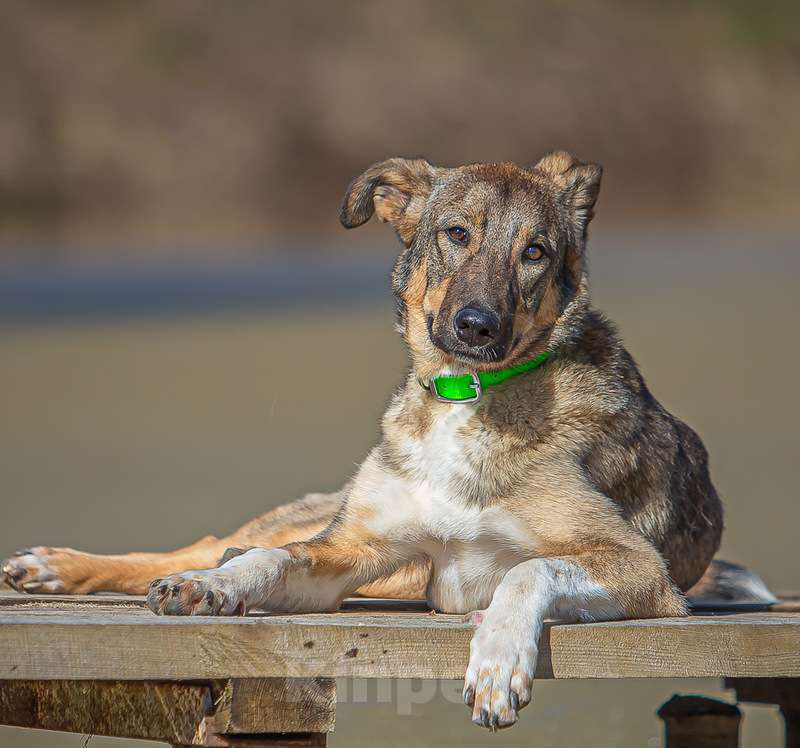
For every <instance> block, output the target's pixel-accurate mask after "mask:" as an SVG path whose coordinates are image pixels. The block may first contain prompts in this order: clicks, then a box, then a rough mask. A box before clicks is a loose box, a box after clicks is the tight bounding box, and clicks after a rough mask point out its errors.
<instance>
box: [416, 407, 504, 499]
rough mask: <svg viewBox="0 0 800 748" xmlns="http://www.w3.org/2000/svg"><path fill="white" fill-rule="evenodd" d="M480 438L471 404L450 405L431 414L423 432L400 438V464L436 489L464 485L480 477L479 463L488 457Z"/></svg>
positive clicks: (451, 488)
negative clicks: (426, 427) (401, 458)
mask: <svg viewBox="0 0 800 748" xmlns="http://www.w3.org/2000/svg"><path fill="white" fill-rule="evenodd" d="M482 441H483V435H482V430H481V428H480V426H479V425H478V424H477V419H476V417H475V407H474V406H471V405H451V406H448V407H446V408H442V409H439V410H438V411H437V412H436V413H435V414H434V415H433V416H432V418H431V423H430V427H429V428H428V429H427V431H426V432H425V433H424V434H423V435H421V436H418V435H414V436H408V437H406V438H404V439H403V441H402V444H401V452H402V456H403V461H404V467H405V468H406V470H407V471H408V472H409V473H411V474H412V475H413V476H414V477H415V478H417V479H418V480H420V481H421V482H425V483H428V484H430V486H432V487H434V488H436V489H441V490H446V491H452V490H453V489H454V488H455V489H456V490H457V487H458V486H459V485H461V486H462V487H464V488H466V487H467V486H468V485H469V484H470V483H473V482H475V481H477V480H478V479H479V478H480V472H481V470H480V468H481V464H482V463H483V461H484V460H486V459H488V457H489V455H488V448H487V447H485V446H484V445H483V444H482V443H481V442H482Z"/></svg>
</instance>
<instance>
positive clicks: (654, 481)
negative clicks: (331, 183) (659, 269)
mask: <svg viewBox="0 0 800 748" xmlns="http://www.w3.org/2000/svg"><path fill="white" fill-rule="evenodd" d="M600 176H601V169H600V167H599V166H597V165H595V164H587V163H581V162H579V161H576V160H575V159H574V158H573V157H571V156H570V155H568V154H566V153H552V154H550V155H548V156H546V157H545V158H543V159H542V160H541V161H540V162H539V163H538V164H537V165H536V166H535V167H533V168H532V169H522V168H519V167H517V166H514V165H512V164H475V165H469V166H462V167H459V168H454V169H446V168H437V167H434V166H432V165H431V164H429V163H428V162H427V161H424V160H422V159H417V160H406V159H390V160H388V161H384V162H382V163H379V164H376V165H374V166H372V167H371V168H369V169H368V170H367V171H366V172H365V173H364V174H362V175H361V176H360V177H358V178H357V179H356V180H355V181H354V182H353V183H352V184H351V185H350V187H349V189H348V191H347V194H346V195H345V199H344V203H343V206H342V213H341V220H342V223H343V224H344V225H345V226H346V227H348V228H350V227H354V226H358V225H360V224H362V223H364V222H365V221H367V220H368V219H369V218H370V217H371V216H372V215H373V213H375V214H376V215H377V216H378V218H380V219H381V220H382V221H386V222H388V223H390V224H391V225H392V226H393V227H394V228H395V230H396V231H397V234H398V236H399V238H400V240H401V242H402V243H403V245H404V249H403V251H402V253H401V254H400V256H399V258H398V260H397V263H396V265H395V270H394V273H393V277H392V285H393V290H394V293H395V296H396V299H397V305H398V323H399V328H400V330H401V332H402V334H403V336H404V338H405V341H406V343H407V344H408V348H409V351H410V354H411V360H412V370H411V372H410V373H409V376H408V379H407V382H406V384H405V386H404V387H403V388H402V389H401V390H400V391H399V392H398V393H397V394H396V395H395V397H394V399H393V401H392V403H391V405H390V407H389V409H388V411H387V413H386V415H385V417H384V420H383V437H382V439H381V441H380V443H379V444H378V446H377V447H375V449H374V450H373V451H372V452H371V453H370V455H369V456H368V457H367V459H366V460H365V461H364V463H363V464H362V465H361V467H360V468H359V470H358V472H357V474H356V475H355V477H354V478H353V479H352V481H351V482H350V483H349V484H348V485H347V486H346V487H345V488H344V489H342V491H340V492H339V493H337V494H334V495H330V496H327V495H312V496H307V497H305V498H304V499H301V500H300V501H297V502H295V503H294V504H290V505H287V506H283V507H280V508H278V509H276V510H274V511H272V512H270V513H268V514H266V515H264V516H263V517H261V518H260V519H257V520H254V521H253V522H251V523H249V524H247V525H245V526H244V527H243V528H241V529H240V530H239V531H238V532H236V533H235V534H234V535H232V536H230V537H228V538H224V539H222V540H218V539H216V538H213V537H209V538H205V539H203V540H201V541H199V542H197V543H195V544H194V545H192V546H190V547H188V548H184V549H182V550H179V551H175V552H174V553H169V554H145V553H139V554H129V555H126V556H94V555H90V554H84V553H78V552H77V551H73V550H70V549H51V548H32V549H28V550H25V551H21V552H19V554H18V555H16V556H14V557H12V558H10V559H9V560H7V561H6V562H5V564H4V566H3V571H4V573H5V575H6V578H7V579H8V581H9V582H10V583H11V584H12V585H13V586H14V587H15V588H17V589H21V590H26V591H31V592H53V593H67V592H92V591H97V590H115V591H124V592H130V593H145V592H147V593H148V602H149V605H150V606H151V608H152V609H153V610H154V611H155V612H157V613H161V614H167V615H234V614H241V613H242V612H244V611H245V610H247V609H249V608H253V607H259V608H264V609H267V610H271V611H321V610H335V609H336V608H337V607H338V606H339V604H340V602H341V600H342V599H343V598H344V597H345V596H347V595H351V594H353V593H355V592H356V591H360V592H362V593H366V594H371V595H378V596H395V597H423V596H427V599H428V600H429V601H430V604H431V605H432V606H433V607H434V608H436V609H438V610H441V611H446V612H451V613H468V612H470V611H480V612H479V613H478V614H476V615H474V616H473V620H474V621H475V622H479V623H480V625H479V626H478V628H477V630H476V633H475V636H474V638H473V641H472V646H471V656H470V662H469V668H468V670H467V673H466V677H465V687H464V698H465V700H466V702H467V703H468V704H469V705H470V707H471V708H472V710H473V719H474V721H476V722H477V723H478V724H481V725H483V726H486V727H489V728H492V729H494V728H496V727H503V726H507V725H510V724H513V723H514V722H515V721H516V719H517V712H518V710H519V709H520V708H521V707H523V706H524V705H525V704H526V703H528V701H529V700H530V689H531V683H532V677H533V673H534V670H535V663H536V657H537V642H538V637H539V632H540V630H541V625H542V621H543V619H544V618H545V617H552V618H559V619H564V620H572V621H597V620H610V619H618V618H640V617H656V616H682V615H684V614H685V613H686V604H685V600H684V597H683V595H682V591H687V590H689V589H690V588H691V587H692V586H693V585H695V584H696V583H697V582H698V580H700V579H701V577H702V576H703V574H704V572H706V570H707V569H709V564H710V562H711V559H712V557H713V556H714V553H715V552H716V550H717V548H718V546H719V542H720V535H721V533H722V506H721V504H720V500H719V498H718V496H717V494H716V491H715V490H714V487H713V485H712V484H711V480H710V478H709V474H708V464H707V457H706V451H705V449H704V448H703V444H702V442H701V441H700V439H699V438H698V436H697V435H696V434H695V433H694V431H692V430H691V429H690V428H689V427H688V426H686V425H685V424H684V423H682V422H681V421H679V420H678V419H677V418H675V417H674V416H672V415H670V414H669V413H667V412H666V411H665V410H664V408H663V407H661V405H660V404H659V403H658V402H657V401H656V400H655V398H654V397H653V396H652V395H651V394H650V392H649V390H648V389H647V386H646V385H645V383H644V381H643V380H642V377H641V375H640V374H639V371H638V370H637V368H636V364H635V363H634V361H633V359H632V358H631V356H630V354H629V353H628V352H627V351H626V350H625V348H624V347H623V345H622V343H621V342H620V340H619V338H618V336H617V334H616V332H615V330H614V328H613V326H612V325H611V324H610V323H609V322H608V321H607V320H606V319H605V318H604V317H603V316H602V315H601V314H599V313H598V312H597V311H595V310H594V309H593V308H592V307H591V305H590V302H589V293H588V288H587V276H586V262H585V248H586V231H587V226H588V224H589V221H590V220H591V218H592V213H593V209H594V204H595V200H596V199H597V195H598V191H599V188H600ZM528 362H534V363H538V364H539V365H534V364H531V365H530V366H527V367H526V366H522V367H521V369H524V371H522V370H520V369H516V370H514V372H513V374H514V375H513V376H509V377H508V378H506V379H505V381H502V382H495V383H493V385H494V386H488V385H487V386H486V387H484V388H483V391H482V392H481V379H480V377H484V378H486V377H489V378H490V377H491V375H490V374H488V373H489V372H501V371H502V372H506V371H507V370H508V369H509V368H511V367H515V366H518V365H524V364H526V363H528ZM460 375H470V376H469V377H467V380H468V381H471V382H472V384H471V385H469V387H470V388H471V389H470V394H472V393H475V397H474V398H469V399H470V400H473V401H471V402H452V401H440V400H439V399H437V397H436V395H437V394H441V393H440V392H439V389H440V386H441V385H437V382H440V383H441V382H445V381H446V380H445V379H441V378H442V377H445V378H446V377H451V378H452V377H455V376H460ZM470 378H471V379H470ZM486 381H488V379H487V380H486ZM229 546H239V547H241V548H249V549H250V550H246V551H243V552H239V553H238V554H237V553H236V552H233V553H228V554H227V556H226V557H225V560H224V563H221V565H219V566H217V564H218V563H219V562H220V558H221V557H222V556H223V554H224V553H225V550H226V549H227V548H228V547H229ZM198 569H199V570H198ZM154 578H156V581H154V582H152V584H151V580H152V579H154ZM704 583H705V585H706V587H708V586H709V585H711V586H713V585H714V581H713V579H711V577H707V578H706V580H705V582H704ZM743 586H744V587H747V588H748V591H749V592H750V593H751V599H752V598H753V597H755V598H759V595H761V598H763V599H764V600H767V599H768V598H769V595H768V593H767V592H766V590H764V589H762V588H760V587H758V585H757V583H755V582H753V581H752V580H749V581H748V580H745V582H744V583H743ZM748 586H749V587H748ZM733 587H734V591H735V588H736V584H734V585H733ZM729 592H730V590H729Z"/></svg>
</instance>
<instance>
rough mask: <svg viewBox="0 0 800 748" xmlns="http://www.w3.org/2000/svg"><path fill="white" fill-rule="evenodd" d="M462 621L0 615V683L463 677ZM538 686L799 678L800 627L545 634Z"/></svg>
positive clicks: (787, 622) (782, 621)
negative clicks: (549, 681) (580, 681)
mask: <svg viewBox="0 0 800 748" xmlns="http://www.w3.org/2000/svg"><path fill="white" fill-rule="evenodd" d="M471 635H472V626H471V625H470V624H466V623H464V622H463V621H462V620H461V618H460V617H459V616H445V615H425V614H421V613H407V614H403V613H384V614H376V615H367V614H363V613H335V614H319V615H297V616H247V617H245V618H200V617H198V618H172V617H167V618H164V617H157V616H153V615H152V614H150V613H149V611H146V610H141V609H131V608H120V609H115V608H109V609H106V610H102V611H98V610H96V609H95V610H92V611H84V610H79V611H72V612H64V611H63V610H62V611H59V610H57V609H50V610H44V611H43V610H39V611H34V612H31V611H30V610H24V611H23V610H15V609H14V608H13V607H12V606H6V607H4V608H2V609H0V678H13V679H46V678H63V679H103V680H109V679H119V678H123V679H126V680H192V679H194V680H206V679H226V678H270V677H291V678H316V677H324V678H335V677H340V676H356V677H368V678H370V677H376V678H383V677H398V678H410V677H420V678H454V679H458V678H461V677H463V673H464V671H465V669H466V665H467V658H468V652H469V640H470V638H471ZM538 676H539V677H541V678H629V677H633V678H635V677H658V678H661V677H721V676H729V677H748V676H750V677H762V676H772V677H779V676H781V677H798V676H800V615H798V614H788V613H787V614H775V613H760V614H739V615H729V616H695V617H690V618H676V619H658V620H642V621H618V622H613V623H598V624H581V625H556V626H552V628H551V627H550V626H547V627H546V628H545V633H544V635H543V638H542V642H541V655H540V658H539V668H538Z"/></svg>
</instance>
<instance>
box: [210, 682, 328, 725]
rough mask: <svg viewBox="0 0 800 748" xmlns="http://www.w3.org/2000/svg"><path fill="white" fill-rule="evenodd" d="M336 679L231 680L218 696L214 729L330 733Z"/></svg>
mask: <svg viewBox="0 0 800 748" xmlns="http://www.w3.org/2000/svg"><path fill="white" fill-rule="evenodd" d="M335 723H336V681H335V680H333V679H330V678H274V679H244V680H231V681H228V683H227V684H226V686H225V688H224V690H223V691H222V693H221V694H220V696H219V698H218V699H217V707H216V712H215V715H214V728H215V730H216V731H217V732H220V733H226V734H229V735H230V734H241V733H276V732H281V733H283V732H292V733H297V732H314V733H324V732H331V731H332V730H333V728H334V725H335Z"/></svg>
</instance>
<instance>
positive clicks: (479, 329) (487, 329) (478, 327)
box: [453, 306, 500, 348]
mask: <svg viewBox="0 0 800 748" xmlns="http://www.w3.org/2000/svg"><path fill="white" fill-rule="evenodd" d="M453 327H455V329H456V335H457V336H458V339H459V340H463V341H464V342H465V343H466V344H467V345H469V346H471V347H472V348H482V347H483V346H485V345H489V343H491V342H492V341H493V340H494V339H495V338H496V337H497V336H498V335H499V334H500V318H499V317H498V316H497V315H496V314H495V313H494V312H492V311H489V310H488V309H477V308H475V307H472V306H465V307H464V308H463V309H462V310H461V311H459V312H457V313H456V316H455V319H454V320H453Z"/></svg>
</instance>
